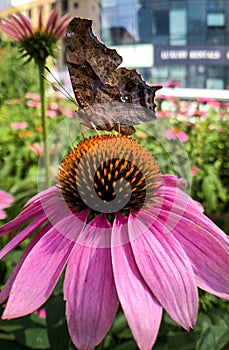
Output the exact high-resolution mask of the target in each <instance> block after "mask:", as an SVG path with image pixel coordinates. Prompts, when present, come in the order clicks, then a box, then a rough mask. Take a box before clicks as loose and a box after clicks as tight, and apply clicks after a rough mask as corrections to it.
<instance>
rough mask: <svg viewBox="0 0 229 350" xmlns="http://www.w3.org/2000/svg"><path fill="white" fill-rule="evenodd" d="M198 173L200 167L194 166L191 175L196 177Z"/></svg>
mask: <svg viewBox="0 0 229 350" xmlns="http://www.w3.org/2000/svg"><path fill="white" fill-rule="evenodd" d="M198 172H199V168H198V166H197V165H192V166H191V174H192V176H196V175H197V174H198Z"/></svg>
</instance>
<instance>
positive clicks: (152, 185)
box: [58, 135, 161, 215]
mask: <svg viewBox="0 0 229 350" xmlns="http://www.w3.org/2000/svg"><path fill="white" fill-rule="evenodd" d="M160 175H161V173H160V168H159V166H158V164H157V163H156V161H155V160H154V159H153V158H152V156H151V154H150V153H149V152H148V151H147V150H146V149H145V148H144V147H142V146H141V145H140V144H139V143H138V142H137V141H135V140H133V139H132V138H130V137H127V136H111V135H104V136H101V137H98V136H96V137H91V138H89V139H85V140H83V141H82V142H80V143H79V144H78V146H77V147H76V148H74V149H73V150H71V151H70V152H69V154H68V155H67V156H66V157H65V159H64V161H63V162H62V164H61V167H60V170H59V177H58V181H59V184H60V186H61V189H62V193H63V196H64V199H65V201H66V203H67V205H68V206H69V207H70V208H72V209H73V210H77V211H82V210H86V209H88V208H89V209H90V210H91V213H92V215H95V214H96V213H101V212H103V213H107V214H114V213H115V212H121V213H123V214H125V215H128V213H129V212H130V211H138V210H140V209H141V208H142V207H143V206H146V205H147V204H148V203H150V202H152V201H153V200H155V197H154V191H155V190H156V189H157V188H158V186H159V185H160V178H161V176H160Z"/></svg>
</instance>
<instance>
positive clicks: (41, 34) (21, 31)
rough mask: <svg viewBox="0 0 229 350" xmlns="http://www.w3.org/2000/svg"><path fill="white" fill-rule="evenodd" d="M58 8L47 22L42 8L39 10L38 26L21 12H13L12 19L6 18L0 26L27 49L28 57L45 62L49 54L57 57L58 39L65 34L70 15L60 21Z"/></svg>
mask: <svg viewBox="0 0 229 350" xmlns="http://www.w3.org/2000/svg"><path fill="white" fill-rule="evenodd" d="M58 15H59V12H58V9H56V8H55V9H53V11H52V12H51V14H50V16H49V18H48V20H47V23H46V24H44V20H43V15H42V10H40V12H39V16H38V23H37V27H36V28H34V27H33V26H32V23H31V22H30V20H29V19H28V18H27V17H26V16H25V15H23V14H22V13H19V14H18V15H14V14H12V15H11V16H10V19H8V18H4V19H3V20H2V23H1V24H0V28H1V29H2V31H3V32H5V33H6V34H7V35H8V36H9V37H10V38H11V39H13V40H16V41H18V42H19V44H20V46H21V50H22V51H25V53H26V55H27V56H28V59H30V58H33V59H34V60H35V61H36V62H37V63H41V62H44V61H45V60H46V58H47V57H48V56H52V57H56V50H57V41H58V40H59V39H60V38H63V37H64V36H65V32H66V27H67V24H68V22H69V15H65V16H63V17H62V18H61V19H60V21H58Z"/></svg>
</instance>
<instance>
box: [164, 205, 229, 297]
mask: <svg viewBox="0 0 229 350" xmlns="http://www.w3.org/2000/svg"><path fill="white" fill-rule="evenodd" d="M167 215H168V213H167V212H166V211H164V210H163V211H161V213H160V216H159V218H158V219H160V220H161V222H163V221H166V219H167ZM173 217H174V224H173V225H172V228H171V232H172V233H173V235H174V236H175V237H176V239H177V240H178V241H179V242H180V243H181V245H182V246H183V248H184V250H185V252H186V254H187V256H188V257H189V259H190V261H191V263H192V266H193V270H194V273H195V275H196V280H197V285H198V286H199V287H200V288H202V289H204V290H206V291H208V292H210V293H212V294H215V295H217V296H219V297H221V298H226V299H228V298H229V252H228V249H226V247H227V244H228V237H227V236H226V235H225V244H222V243H223V242H222V237H221V236H220V237H221V239H220V241H219V240H217V239H216V237H215V236H214V235H212V234H211V228H210V227H209V230H206V229H205V227H203V226H202V227H201V226H200V225H199V224H198V223H196V222H195V221H191V220H190V219H187V218H186V217H185V215H184V216H182V217H181V218H180V217H179V216H178V215H177V214H173ZM178 220H179V224H176V222H177V221H178ZM170 223H171V220H170ZM217 229H218V227H217V226H216V230H217Z"/></svg>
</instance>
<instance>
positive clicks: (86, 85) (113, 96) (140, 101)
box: [66, 17, 161, 135]
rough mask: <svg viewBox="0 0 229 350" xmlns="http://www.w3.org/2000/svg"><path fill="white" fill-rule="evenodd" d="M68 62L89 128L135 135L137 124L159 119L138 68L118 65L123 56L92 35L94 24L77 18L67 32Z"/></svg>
mask: <svg viewBox="0 0 229 350" xmlns="http://www.w3.org/2000/svg"><path fill="white" fill-rule="evenodd" d="M66 62H67V67H68V71H69V74H70V78H71V83H72V87H73V91H74V95H75V98H76V102H77V104H78V106H79V110H78V111H77V114H78V117H79V119H80V120H81V122H82V123H83V124H84V125H86V126H87V127H88V128H91V129H92V128H96V129H97V130H106V131H112V130H116V131H118V132H120V133H121V134H123V135H131V134H133V133H134V132H135V129H134V125H137V124H140V123H142V122H146V121H150V120H154V119H156V116H155V107H156V105H155V103H154V98H155V93H156V91H157V90H158V89H160V88H161V86H149V85H147V84H146V82H145V81H144V80H143V79H142V77H141V75H140V74H139V73H138V72H137V71H136V70H135V69H127V68H124V67H119V68H118V66H119V65H120V64H121V63H122V57H121V56H120V55H119V54H118V53H117V51H116V50H115V49H111V48H108V47H107V46H106V45H104V44H103V43H102V42H101V41H99V40H98V38H97V37H96V36H95V35H94V33H93V32H92V21H91V20H88V19H83V18H78V17H75V18H73V19H72V20H71V22H70V23H69V25H68V27H67V32H66Z"/></svg>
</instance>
